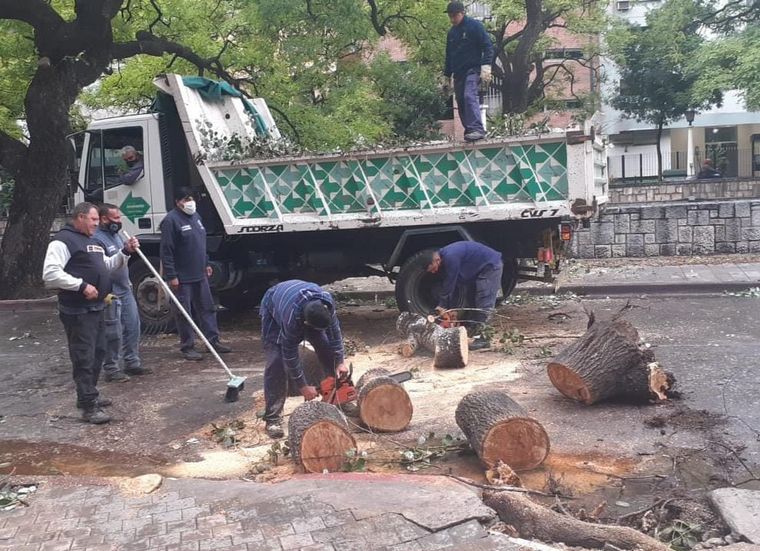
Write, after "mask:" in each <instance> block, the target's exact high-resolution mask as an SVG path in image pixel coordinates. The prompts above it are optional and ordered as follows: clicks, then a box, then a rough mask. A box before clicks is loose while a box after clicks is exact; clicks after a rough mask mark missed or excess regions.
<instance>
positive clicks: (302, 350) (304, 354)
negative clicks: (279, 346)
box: [288, 341, 326, 396]
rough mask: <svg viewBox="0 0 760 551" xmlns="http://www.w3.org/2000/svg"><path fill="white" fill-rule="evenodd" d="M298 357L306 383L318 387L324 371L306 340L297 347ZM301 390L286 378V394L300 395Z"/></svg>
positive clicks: (323, 376)
mask: <svg viewBox="0 0 760 551" xmlns="http://www.w3.org/2000/svg"><path fill="white" fill-rule="evenodd" d="M298 358H299V360H300V361H301V369H303V374H304V376H305V377H306V384H307V385H310V386H315V387H317V388H319V383H320V382H322V379H324V378H325V376H326V375H325V371H324V369H323V368H322V364H321V362H320V361H319V358H317V353H316V352H315V351H314V348H313V347H312V346H311V344H310V343H309V342H307V341H303V342H302V343H301V345H300V346H299V347H298ZM300 395H301V391H300V390H299V389H297V388H295V385H294V384H293V383H292V381H291V380H290V379H289V378H288V396H300Z"/></svg>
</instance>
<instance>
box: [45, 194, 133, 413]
mask: <svg viewBox="0 0 760 551" xmlns="http://www.w3.org/2000/svg"><path fill="white" fill-rule="evenodd" d="M99 222H100V219H99V218H98V209H97V208H96V207H95V205H93V204H92V203H79V204H78V205H76V206H75V207H74V210H73V211H72V213H71V222H69V223H68V224H66V225H65V226H64V227H63V229H61V231H59V232H58V233H57V234H55V236H54V237H53V240H52V241H51V242H50V244H49V245H48V248H47V253H46V254H45V263H44V266H43V268H42V280H43V281H44V282H45V287H46V288H48V289H58V312H59V316H60V318H61V323H62V324H63V327H64V329H65V331H66V339H67V341H68V345H69V356H70V357H71V363H72V366H73V376H74V384H75V385H76V389H77V407H78V408H79V409H81V410H82V419H83V420H84V421H87V422H88V423H92V424H94V425H101V424H103V423H108V422H109V421H110V420H111V418H110V417H109V416H108V414H107V413H105V412H104V411H103V410H102V409H101V408H102V407H105V406H109V405H111V401H110V400H107V399H105V398H100V397H99V393H98V388H97V385H98V378H99V376H100V368H101V366H102V365H103V357H104V355H105V352H106V343H105V330H104V329H105V319H104V315H103V311H104V309H105V306H106V304H105V298H106V297H107V296H108V295H109V294H110V292H111V274H110V272H111V271H113V270H118V269H120V268H121V267H123V266H126V265H127V261H128V255H129V254H131V253H133V252H134V251H135V249H137V247H138V246H139V243H138V241H137V239H135V238H134V237H133V238H131V239H129V240H128V241H127V243H126V244H125V245H124V247H122V248H121V249H120V250H119V251H117V252H116V253H115V254H113V255H112V256H107V255H106V254H105V251H104V250H103V247H101V246H100V245H99V244H98V243H97V241H95V240H94V239H93V238H92V236H93V235H95V231H96V230H97V229H98V223H99Z"/></svg>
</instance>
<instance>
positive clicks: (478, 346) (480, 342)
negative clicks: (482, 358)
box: [469, 336, 491, 350]
mask: <svg viewBox="0 0 760 551" xmlns="http://www.w3.org/2000/svg"><path fill="white" fill-rule="evenodd" d="M489 348H491V341H490V340H488V339H486V338H484V337H483V336H477V337H475V340H473V341H472V343H470V345H469V349H470V350H487V349H489Z"/></svg>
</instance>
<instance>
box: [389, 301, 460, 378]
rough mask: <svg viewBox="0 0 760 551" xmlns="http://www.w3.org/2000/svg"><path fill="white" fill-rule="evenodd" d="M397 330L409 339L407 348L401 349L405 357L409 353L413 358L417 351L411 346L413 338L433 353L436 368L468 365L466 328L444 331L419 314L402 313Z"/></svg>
mask: <svg viewBox="0 0 760 551" xmlns="http://www.w3.org/2000/svg"><path fill="white" fill-rule="evenodd" d="M396 329H397V330H398V332H399V333H400V334H401V335H403V336H405V337H407V342H406V343H405V345H406V346H407V348H406V349H405V348H404V346H403V345H402V349H401V353H402V354H403V355H404V356H405V357H408V356H407V353H408V352H410V353H409V356H411V354H413V353H414V350H415V349H416V347H414V348H412V347H411V345H410V340H411V339H410V338H413V339H414V340H415V341H416V342H417V343H418V344H419V345H420V346H422V347H423V348H425V349H426V350H428V351H429V352H432V353H433V355H434V359H433V365H434V366H435V367H441V368H457V367H464V366H466V365H467V361H468V360H469V349H468V346H467V330H466V329H465V328H464V327H450V328H448V329H444V328H443V327H441V326H439V325H438V324H436V323H432V322H429V321H428V320H427V319H426V318H424V317H423V316H420V315H419V314H413V313H411V312H402V313H401V315H400V316H399V317H398V320H397V321H396Z"/></svg>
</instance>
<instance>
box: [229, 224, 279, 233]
mask: <svg viewBox="0 0 760 551" xmlns="http://www.w3.org/2000/svg"><path fill="white" fill-rule="evenodd" d="M282 230H283V226H282V224H272V225H269V226H243V227H242V228H240V229H239V230H238V233H269V232H281V231H282Z"/></svg>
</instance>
